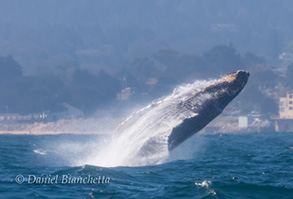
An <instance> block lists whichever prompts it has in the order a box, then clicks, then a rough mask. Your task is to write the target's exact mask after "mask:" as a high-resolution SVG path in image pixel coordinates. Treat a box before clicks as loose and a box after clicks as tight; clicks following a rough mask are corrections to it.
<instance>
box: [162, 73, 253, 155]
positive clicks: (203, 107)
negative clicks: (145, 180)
mask: <svg viewBox="0 0 293 199" xmlns="http://www.w3.org/2000/svg"><path fill="white" fill-rule="evenodd" d="M248 78H249V72H247V71H243V70H239V71H237V72H236V73H232V74H230V75H226V76H224V77H223V78H222V79H220V80H219V81H218V82H216V83H214V84H211V85H209V86H207V87H205V88H203V89H202V90H201V91H199V92H196V93H194V94H193V96H192V97H190V98H189V99H188V100H186V101H185V102H182V103H181V104H180V105H179V106H181V107H182V108H189V109H192V110H193V111H194V112H195V113H196V114H195V116H194V117H191V118H187V119H185V120H183V122H182V123H181V124H179V125H178V126H176V127H174V128H173V129H172V132H171V134H170V135H169V137H168V149H169V151H171V150H173V149H174V148H176V147H177V146H178V145H180V144H181V143H182V142H184V141H185V140H186V139H188V138H189V137H191V136H192V135H194V134H195V133H197V132H198V131H200V130H201V129H203V128H204V127H205V126H206V125H207V124H208V123H210V122H211V121H212V120H213V119H214V118H216V117H217V116H218V115H219V114H220V113H221V112H222V111H223V110H224V108H225V107H226V106H227V105H228V104H229V103H230V102H231V101H232V100H233V99H234V98H235V97H236V96H237V95H238V94H239V93H240V92H241V91H242V89H243V88H244V86H245V85H246V83H247V81H248Z"/></svg>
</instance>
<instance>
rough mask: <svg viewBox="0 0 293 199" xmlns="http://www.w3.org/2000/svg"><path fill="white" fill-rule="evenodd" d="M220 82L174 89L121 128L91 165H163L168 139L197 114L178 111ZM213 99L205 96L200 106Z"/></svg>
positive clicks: (188, 111)
mask: <svg viewBox="0 0 293 199" xmlns="http://www.w3.org/2000/svg"><path fill="white" fill-rule="evenodd" d="M216 81H218V80H211V81H195V82H194V83H192V84H186V85H182V86H179V87H177V88H176V89H174V91H173V93H172V94H171V95H169V96H166V97H164V98H162V99H160V100H158V101H156V102H153V103H151V104H149V105H148V106H146V107H144V108H142V109H141V110H139V111H137V112H135V113H133V114H132V115H131V116H130V117H129V118H127V119H126V120H125V122H123V123H122V124H121V125H119V126H118V128H117V129H116V132H115V133H114V136H113V137H112V139H111V140H110V142H109V143H108V144H107V147H104V148H103V149H102V150H99V152H98V153H97V154H95V157H91V158H90V160H88V161H87V164H93V165H99V166H107V167H114V166H142V165H151V164H156V163H158V162H159V163H162V162H161V161H160V160H162V159H166V157H168V155H169V151H168V136H169V135H170V133H171V131H172V129H173V128H174V127H175V126H177V125H179V124H180V123H182V121H183V120H184V119H186V118H189V117H194V116H195V115H196V113H195V112H194V111H192V110H190V109H187V108H186V109H182V108H180V109H179V108H178V106H177V105H178V104H179V103H180V102H184V101H185V100H186V99H188V98H189V97H191V96H192V95H193V94H194V93H195V92H198V91H199V90H201V89H202V88H204V87H206V86H207V85H210V84H212V83H214V82H216ZM209 97H211V96H209V95H203V96H202V97H201V98H200V99H198V101H197V102H196V103H197V104H199V105H200V104H201V101H203V100H206V99H207V98H209Z"/></svg>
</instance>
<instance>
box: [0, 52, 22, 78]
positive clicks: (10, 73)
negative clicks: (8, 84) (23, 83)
mask: <svg viewBox="0 0 293 199" xmlns="http://www.w3.org/2000/svg"><path fill="white" fill-rule="evenodd" d="M20 76H22V69H21V66H20V65H19V64H18V63H17V62H16V61H15V60H14V59H13V57H12V56H7V57H3V56H0V79H7V78H14V77H20Z"/></svg>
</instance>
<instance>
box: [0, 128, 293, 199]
mask: <svg viewBox="0 0 293 199" xmlns="http://www.w3.org/2000/svg"><path fill="white" fill-rule="evenodd" d="M107 139H108V138H107V136H102V135H71V134H68V135H38V136H37V135H8V134H7V135H0V198H1V199H5V198H231V199H235V198H236V199H237V198H258V199H259V198H273V199H281V198H288V199H290V198H293V134H291V133H254V134H253V133H251V134H196V135H194V136H193V137H192V138H190V139H189V140H188V141H187V142H185V143H183V144H182V145H181V146H180V147H178V149H175V150H174V151H173V152H172V153H171V154H169V156H168V157H167V158H165V159H163V160H161V161H159V162H158V163H156V164H153V165H147V166H139V167H130V166H115V167H105V166H104V167H101V166H99V165H98V164H95V162H93V161H91V159H93V158H94V157H95V154H96V153H98V152H99V151H100V150H102V149H103V148H106V147H108V145H107ZM102 161H103V160H99V161H97V162H102ZM89 162H90V163H91V164H88V163H89ZM45 178H47V180H46V179H45ZM50 179H51V180H50ZM77 179H80V181H78V180H77Z"/></svg>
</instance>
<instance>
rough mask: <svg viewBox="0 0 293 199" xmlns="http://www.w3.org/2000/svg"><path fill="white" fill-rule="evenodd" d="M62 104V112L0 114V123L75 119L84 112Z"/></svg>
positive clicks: (80, 116)
mask: <svg viewBox="0 0 293 199" xmlns="http://www.w3.org/2000/svg"><path fill="white" fill-rule="evenodd" d="M63 106H64V107H65V110H64V111H62V112H49V111H44V112H42V113H39V114H36V113H35V114H29V115H20V114H12V113H6V114H0V124H16V123H33V122H54V121H57V120H60V119H77V118H82V117H83V116H84V113H83V112H82V111H81V110H79V109H77V108H75V107H73V106H71V105H69V104H66V103H64V104H63Z"/></svg>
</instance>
